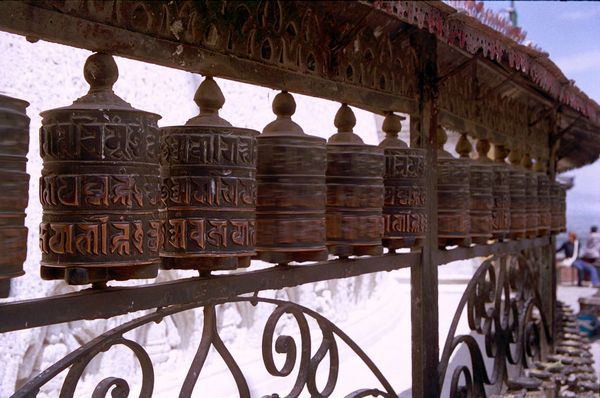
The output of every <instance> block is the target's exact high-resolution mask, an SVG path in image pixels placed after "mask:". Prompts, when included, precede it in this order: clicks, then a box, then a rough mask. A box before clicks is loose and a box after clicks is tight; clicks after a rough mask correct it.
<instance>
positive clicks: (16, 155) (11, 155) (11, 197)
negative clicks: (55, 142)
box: [0, 95, 29, 297]
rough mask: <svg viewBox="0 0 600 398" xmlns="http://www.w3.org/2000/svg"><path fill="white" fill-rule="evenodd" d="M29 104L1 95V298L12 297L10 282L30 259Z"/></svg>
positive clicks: (20, 273)
mask: <svg viewBox="0 0 600 398" xmlns="http://www.w3.org/2000/svg"><path fill="white" fill-rule="evenodd" d="M27 106H29V103H27V102H25V101H22V100H20V99H16V98H11V97H7V96H4V95H0V189H2V195H1V196H0V250H1V251H2V253H3V255H2V258H0V297H8V294H9V291H10V279H11V278H14V277H17V276H20V275H23V274H24V272H23V262H24V261H25V258H26V257H27V227H25V209H26V208H27V203H28V199H29V175H28V174H27V172H26V165H27V152H28V150H29V118H28V117H27V113H26V112H25V109H26V108H27Z"/></svg>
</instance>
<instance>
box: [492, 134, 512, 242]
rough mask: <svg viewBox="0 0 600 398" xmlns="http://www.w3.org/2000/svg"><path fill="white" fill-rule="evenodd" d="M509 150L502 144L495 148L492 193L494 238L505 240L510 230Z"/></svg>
mask: <svg viewBox="0 0 600 398" xmlns="http://www.w3.org/2000/svg"><path fill="white" fill-rule="evenodd" d="M506 154H507V151H506V149H505V148H504V147H503V146H502V145H496V146H495V148H494V163H493V164H492V165H493V167H492V171H493V173H494V177H493V184H492V195H493V197H494V207H493V208H492V235H493V236H494V239H497V240H499V241H503V240H505V239H507V238H508V235H509V231H510V185H509V173H510V172H509V166H508V165H507V164H506V162H505V160H504V158H505V157H506Z"/></svg>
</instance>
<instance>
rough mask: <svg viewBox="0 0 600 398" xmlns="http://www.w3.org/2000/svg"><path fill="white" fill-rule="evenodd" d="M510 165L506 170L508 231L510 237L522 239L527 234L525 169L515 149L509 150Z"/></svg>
mask: <svg viewBox="0 0 600 398" xmlns="http://www.w3.org/2000/svg"><path fill="white" fill-rule="evenodd" d="M509 160H510V163H511V167H510V169H509V172H508V183H509V189H510V232H509V237H510V238H511V239H523V238H525V236H526V234H527V213H526V209H525V206H526V202H527V197H526V194H525V170H524V169H523V168H522V167H521V155H520V154H519V152H518V150H517V149H512V150H511V151H510V155H509Z"/></svg>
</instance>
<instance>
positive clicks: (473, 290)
mask: <svg viewBox="0 0 600 398" xmlns="http://www.w3.org/2000/svg"><path fill="white" fill-rule="evenodd" d="M465 307H466V310H467V320H468V324H469V328H470V329H471V331H472V333H471V334H470V335H458V336H457V335H456V330H457V327H458V322H459V320H460V318H461V315H462V313H463V310H464V309H465ZM477 335H480V336H482V337H483V343H482V344H480V343H479V342H478V339H477V338H476V336H477ZM550 339H551V337H550V331H549V328H548V324H547V322H546V319H545V317H544V314H543V311H542V307H541V302H540V297H539V293H538V289H537V272H536V258H535V256H534V255H524V254H519V255H517V256H505V257H501V258H489V259H487V260H485V261H484V262H483V263H482V264H481V266H480V267H479V269H478V270H477V272H476V273H475V275H474V276H473V278H472V279H471V281H470V282H469V284H468V285H467V288H466V290H465V292H464V294H463V296H462V298H461V301H460V303H459V305H458V308H457V310H456V313H455V315H454V319H453V321H452V324H451V327H450V330H449V332H448V337H447V339H446V344H445V346H444V350H443V353H442V359H441V361H440V365H439V366H440V368H439V370H440V373H439V374H440V379H439V385H440V389H441V388H442V386H443V384H444V381H445V380H446V373H447V370H448V367H449V363H450V358H451V356H452V354H453V353H454V352H455V351H456V349H457V348H459V347H461V346H463V345H464V346H465V347H466V348H467V350H468V355H469V358H470V366H467V365H464V364H459V365H458V366H457V367H455V368H454V370H453V372H452V375H451V379H450V386H449V390H450V396H451V397H455V396H459V395H460V394H467V395H468V396H472V397H485V396H487V394H488V393H489V392H492V391H493V392H499V391H501V390H502V389H503V387H504V386H506V383H507V381H508V378H509V371H510V369H512V368H513V367H516V369H517V370H518V371H519V372H520V371H521V370H522V369H523V368H527V367H529V366H530V363H531V361H532V359H534V358H535V359H537V358H539V357H540V356H542V355H543V353H544V341H550ZM482 346H483V347H482ZM484 355H485V356H486V357H487V358H489V359H491V360H492V363H493V365H492V370H491V372H490V373H488V371H487V368H486V361H485V358H484Z"/></svg>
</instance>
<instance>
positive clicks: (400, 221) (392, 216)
mask: <svg viewBox="0 0 600 398" xmlns="http://www.w3.org/2000/svg"><path fill="white" fill-rule="evenodd" d="M384 154H385V172H384V184H385V194H384V207H383V220H384V238H383V244H384V246H386V247H388V248H390V249H397V248H401V247H420V246H421V245H422V241H423V239H424V238H425V232H426V230H427V214H426V212H425V205H426V198H425V152H424V150H421V149H407V148H396V149H392V148H386V149H385V151H384Z"/></svg>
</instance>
